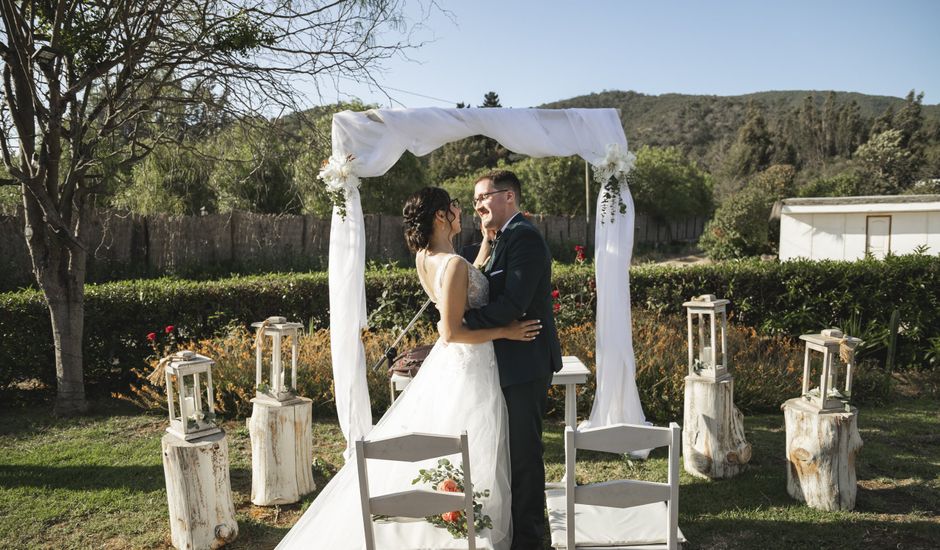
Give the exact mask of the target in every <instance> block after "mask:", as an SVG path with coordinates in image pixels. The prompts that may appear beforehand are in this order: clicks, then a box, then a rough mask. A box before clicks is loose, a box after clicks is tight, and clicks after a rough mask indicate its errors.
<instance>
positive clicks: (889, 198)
mask: <svg viewBox="0 0 940 550" xmlns="http://www.w3.org/2000/svg"><path fill="white" fill-rule="evenodd" d="M909 202H940V195H872V196H868V197H804V198H799V199H783V204H784V206H789V205H800V206H806V205H810V204H899V203H909Z"/></svg>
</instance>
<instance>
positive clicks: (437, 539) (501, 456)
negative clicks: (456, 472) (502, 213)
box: [277, 255, 512, 550]
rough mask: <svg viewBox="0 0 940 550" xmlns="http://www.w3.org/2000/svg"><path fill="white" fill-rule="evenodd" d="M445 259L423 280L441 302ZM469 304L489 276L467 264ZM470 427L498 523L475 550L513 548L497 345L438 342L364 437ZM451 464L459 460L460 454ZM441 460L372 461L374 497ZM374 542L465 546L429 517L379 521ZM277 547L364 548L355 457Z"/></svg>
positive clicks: (474, 459)
mask: <svg viewBox="0 0 940 550" xmlns="http://www.w3.org/2000/svg"><path fill="white" fill-rule="evenodd" d="M450 261H462V262H465V261H466V260H464V259H463V258H461V257H460V256H457V255H452V256H450V257H447V258H442V261H441V265H440V267H439V269H438V271H437V274H436V276H435V278H434V282H433V283H434V284H433V285H432V286H433V288H428V285H425V284H424V282H423V281H422V286H424V289H425V291H426V292H427V293H428V295H429V296H430V297H431V299H432V300H434V302H435V303H437V302H439V297H440V296H441V294H442V285H441V283H442V279H443V273H444V268H445V267H446V265H447V264H448V263H449V262H450ZM468 267H469V270H470V275H469V278H470V281H469V285H468V289H467V303H468V307H471V308H478V307H481V306H483V305H485V304H486V302H487V301H488V297H489V289H488V281H487V279H486V277H485V276H484V275H483V274H482V273H480V271H479V270H477V269H476V268H474V267H473V266H468ZM464 430H466V431H467V436H468V438H469V445H470V464H471V474H472V479H473V485H474V489H475V490H477V491H483V490H484V489H489V490H490V496H489V498H486V499H482V502H483V513H484V514H486V515H488V516H490V518H491V519H492V521H493V528H492V529H485V530H483V532H482V533H478V538H477V548H495V549H500V550H501V549H504V548H508V547H509V544H510V542H511V539H512V536H511V520H510V492H509V487H510V486H509V444H508V438H509V432H508V423H507V415H506V403H505V401H504V400H503V394H502V391H501V390H500V384H499V373H498V371H497V369H496V356H495V354H494V353H493V343H492V342H487V343H485V344H447V343H445V342H443V341H441V340H440V339H439V340H438V341H437V343H436V344H435V345H434V348H433V349H432V350H431V353H430V354H429V355H428V357H427V359H426V360H425V361H424V363H423V364H422V366H421V370H420V371H419V372H418V374H417V375H416V376H415V378H414V380H413V381H412V382H411V384H409V385H408V387H407V388H406V389H405V391H404V392H402V393H401V395H400V396H399V397H398V399H397V400H396V401H395V402H394V404H392V406H391V407H390V408H389V409H388V411H387V412H386V413H385V416H383V417H382V419H381V420H379V422H378V424H376V426H375V427H374V428H373V429H372V431H371V432H369V435H368V436H367V437H366V439H367V440H368V439H379V438H383V437H388V436H393V435H399V434H401V433H405V432H424V433H435V434H450V435H459V434H460V433H461V432H462V431H464ZM451 462H453V463H455V464H457V463H459V462H460V457H459V455H455V456H454V457H451ZM436 465H437V460H431V461H425V462H419V463H407V462H389V461H383V460H370V461H369V464H368V468H369V485H370V494H372V495H380V494H385V493H392V492H397V491H403V490H408V489H412V488H414V486H413V485H412V484H411V481H412V480H413V479H414V478H416V477H417V476H418V469H419V468H428V467H435V466H436ZM374 525H375V537H376V546H378V547H379V548H388V549H395V550H404V549H445V548H460V547H464V548H465V547H466V544H467V542H466V540H465V539H455V538H453V536H452V535H451V534H450V533H448V532H447V531H446V530H445V529H442V528H439V527H435V526H434V525H432V524H430V523H428V522H427V521H425V520H423V519H418V520H413V521H388V522H385V521H378V522H375V524H374ZM277 548H279V549H286V548H304V549H324V550H325V549H330V550H344V549H350V550H359V549H362V548H365V536H364V534H363V525H362V516H361V512H360V503H359V480H358V476H357V474H356V462H355V460H350V461H348V462H347V463H346V465H345V466H343V467H342V468H341V469H340V470H339V472H337V474H336V475H335V476H334V477H333V479H332V480H330V482H329V483H328V484H327V485H326V487H324V488H323V491H322V492H321V493H320V494H319V495H318V496H317V498H316V500H314V501H313V503H312V504H311V505H310V507H309V508H308V509H307V511H306V512H304V515H303V516H302V517H301V518H300V520H299V521H298V522H297V523H296V524H295V525H294V527H293V528H292V529H291V530H290V532H289V533H287V536H286V537H285V538H284V539H283V540H282V541H281V543H280V544H279V545H278V546H277Z"/></svg>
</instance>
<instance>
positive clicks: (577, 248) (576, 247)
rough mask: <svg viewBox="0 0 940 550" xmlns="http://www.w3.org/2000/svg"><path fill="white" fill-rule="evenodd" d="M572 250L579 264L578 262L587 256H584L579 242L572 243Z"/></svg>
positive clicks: (581, 261)
mask: <svg viewBox="0 0 940 550" xmlns="http://www.w3.org/2000/svg"><path fill="white" fill-rule="evenodd" d="M574 251H575V253H576V254H577V255H576V256H575V261H577V262H578V263H579V264H580V263H583V262H584V260H586V259H587V256H585V254H584V247H583V246H581V245H580V244H576V245H574Z"/></svg>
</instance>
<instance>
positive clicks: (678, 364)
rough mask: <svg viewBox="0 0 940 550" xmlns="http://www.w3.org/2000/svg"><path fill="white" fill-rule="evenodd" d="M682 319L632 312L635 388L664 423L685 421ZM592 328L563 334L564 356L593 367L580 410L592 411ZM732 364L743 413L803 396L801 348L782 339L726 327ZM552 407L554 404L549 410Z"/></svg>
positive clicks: (560, 396) (555, 397)
mask: <svg viewBox="0 0 940 550" xmlns="http://www.w3.org/2000/svg"><path fill="white" fill-rule="evenodd" d="M685 323H686V321H685V318H684V317H680V316H675V315H671V316H670V315H664V314H657V313H654V312H650V311H648V310H639V309H636V310H634V311H633V350H634V354H635V356H636V369H637V370H636V384H637V388H638V389H639V392H640V401H641V402H642V403H643V410H644V412H645V413H646V417H647V419H649V420H651V421H654V422H657V423H665V422H668V421H673V420H681V418H682V399H683V388H684V384H685V382H684V378H685V376H686V373H687V371H688V351H687V350H688V348H687V343H686V324H685ZM594 334H595V331H594V325H593V324H584V325H581V326H577V327H570V328H566V329H562V330H560V331H559V337H560V338H561V342H562V353H563V354H564V355H576V356H578V357H580V358H581V360H582V361H584V364H585V365H587V366H588V368H590V369H591V372H592V376H591V379H590V380H589V381H588V383H587V384H585V385H584V386H583V387H580V388H578V411H579V412H580V413H581V414H582V415H586V414H588V413H589V412H590V410H591V406H592V404H593V401H594V390H595V382H594V372H595V357H594V353H595V347H594ZM727 336H728V349H729V352H730V354H731V355H730V357H729V363H730V369H731V372H732V373H733V374H734V399H735V403H736V404H737V406H738V408H740V409H741V410H742V411H743V412H745V413H747V412H756V411H774V410H777V409H778V408H779V406H780V404H781V403H783V402H784V401H785V400H787V399H789V398H791V397H795V396H796V395H798V394H799V391H800V387H801V382H800V380H801V378H800V377H801V375H802V360H803V352H802V350H803V348H802V346H801V345H800V343H799V342H798V341H794V340H792V339H790V338H786V337H781V336H762V335H760V334H758V333H757V332H756V331H755V330H753V329H751V328H747V327H739V326H736V325H729V326H728V335H727ZM549 396H550V399H551V403H552V406H553V407H554V409H555V410H556V411H558V412H560V411H562V410H563V408H564V390H563V388H555V387H553V388H552V391H551V393H550V394H549ZM550 408H551V406H550Z"/></svg>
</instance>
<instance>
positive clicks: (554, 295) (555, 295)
mask: <svg viewBox="0 0 940 550" xmlns="http://www.w3.org/2000/svg"><path fill="white" fill-rule="evenodd" d="M560 297H561V292H558V289H557V288H556V289H555V290H553V291H552V298H554V299H555V300H557V299H558V298H560Z"/></svg>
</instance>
